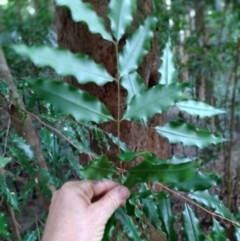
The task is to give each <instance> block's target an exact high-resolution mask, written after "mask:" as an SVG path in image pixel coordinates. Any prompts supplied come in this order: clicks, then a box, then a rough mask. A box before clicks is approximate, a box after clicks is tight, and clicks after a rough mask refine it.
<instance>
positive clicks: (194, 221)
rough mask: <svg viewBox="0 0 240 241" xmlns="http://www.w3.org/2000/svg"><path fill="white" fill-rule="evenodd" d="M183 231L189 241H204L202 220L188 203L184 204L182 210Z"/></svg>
mask: <svg viewBox="0 0 240 241" xmlns="http://www.w3.org/2000/svg"><path fill="white" fill-rule="evenodd" d="M182 219H183V232H184V234H185V237H186V240H187V241H202V240H204V235H203V233H202V232H201V231H200V222H199V220H198V218H197V217H196V215H195V213H194V211H193V210H192V209H191V207H190V206H189V205H188V204H185V205H184V210H183V212H182Z"/></svg>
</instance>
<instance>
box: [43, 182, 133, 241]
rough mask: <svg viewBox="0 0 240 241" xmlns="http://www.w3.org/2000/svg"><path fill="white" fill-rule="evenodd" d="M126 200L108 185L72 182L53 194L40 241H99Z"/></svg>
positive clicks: (124, 193)
mask: <svg viewBox="0 0 240 241" xmlns="http://www.w3.org/2000/svg"><path fill="white" fill-rule="evenodd" d="M128 197H129V191H128V189H127V188H126V187H123V186H120V185H119V184H117V183H115V182H113V181H110V180H105V179H104V180H102V181H73V182H67V183H65V184H64V185H63V186H62V188H61V189H60V190H58V191H56V192H55V193H54V194H53V198H52V201H51V205H50V210H49V215H48V219H47V223H46V227H45V231H44V234H43V239H42V241H101V240H102V237H103V234H104V229H105V225H106V223H107V221H108V219H109V218H110V217H111V215H112V214H113V213H114V212H115V211H116V209H117V208H118V207H120V206H121V205H123V204H124V203H125V202H126V200H127V198H128Z"/></svg>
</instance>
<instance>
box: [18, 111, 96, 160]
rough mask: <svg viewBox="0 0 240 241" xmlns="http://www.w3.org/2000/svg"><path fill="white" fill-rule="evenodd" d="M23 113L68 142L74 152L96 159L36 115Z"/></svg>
mask: <svg viewBox="0 0 240 241" xmlns="http://www.w3.org/2000/svg"><path fill="white" fill-rule="evenodd" d="M22 111H23V112H25V113H27V114H28V115H30V116H32V117H33V118H35V119H36V120H37V121H38V122H39V123H41V124H42V125H43V126H45V127H47V128H48V129H49V130H51V131H52V132H54V133H56V134H57V135H58V136H60V137H61V138H63V139H64V140H65V141H66V142H68V143H69V144H70V145H71V146H73V147H74V148H75V149H76V150H78V151H79V152H82V153H85V154H87V155H89V156H92V157H94V158H98V156H97V155H94V154H93V153H89V152H87V151H84V150H82V149H81V148H79V147H78V146H77V145H75V144H74V143H73V142H72V141H71V140H69V139H68V138H67V137H66V136H65V135H64V134H62V133H61V132H60V131H59V130H57V129H56V128H54V127H52V126H50V125H48V124H47V123H45V122H44V121H42V120H41V119H40V118H39V117H38V116H37V115H35V114H33V113H31V112H29V111H26V110H22Z"/></svg>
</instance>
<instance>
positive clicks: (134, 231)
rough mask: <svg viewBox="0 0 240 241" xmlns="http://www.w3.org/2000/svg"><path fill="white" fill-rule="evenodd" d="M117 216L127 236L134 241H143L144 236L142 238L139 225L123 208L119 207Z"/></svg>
mask: <svg viewBox="0 0 240 241" xmlns="http://www.w3.org/2000/svg"><path fill="white" fill-rule="evenodd" d="M116 217H117V219H118V220H119V221H120V224H121V226H122V229H123V232H124V233H125V234H126V235H127V237H129V238H130V239H131V240H134V241H143V240H142V238H140V235H141V231H140V230H139V228H138V226H137V225H136V224H135V223H134V222H133V220H132V218H131V217H130V216H128V215H127V214H126V213H125V212H124V211H123V209H122V208H119V209H118V210H117V211H116Z"/></svg>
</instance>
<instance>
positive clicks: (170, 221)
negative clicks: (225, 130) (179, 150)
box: [0, 0, 240, 241]
mask: <svg viewBox="0 0 240 241" xmlns="http://www.w3.org/2000/svg"><path fill="white" fill-rule="evenodd" d="M56 4H57V5H58V6H64V7H67V8H69V10H70V11H71V15H72V19H73V20H74V21H75V22H81V21H82V22H84V23H86V24H87V26H88V28H89V30H90V32H91V33H93V34H100V35H101V36H102V38H103V39H105V40H107V41H110V42H112V43H113V44H114V45H115V47H116V56H117V66H116V68H117V71H118V74H117V76H111V75H110V74H109V73H108V72H107V71H106V69H105V68H104V67H103V66H102V65H100V64H97V63H95V62H94V61H93V60H92V59H91V58H90V57H89V56H85V55H82V54H73V53H71V52H70V51H69V50H67V49H62V48H53V47H49V46H38V47H35V46H32V47H28V46H26V45H14V46H13V49H14V51H15V52H16V53H18V54H19V55H21V56H27V57H28V58H30V59H31V61H32V62H33V63H34V64H35V65H36V66H39V67H51V68H52V69H53V70H54V71H55V72H56V73H57V74H58V75H60V76H62V77H65V76H69V75H71V76H74V77H75V79H76V81H77V82H78V83H79V84H86V83H90V82H94V83H95V84H97V85H99V86H102V85H104V84H106V83H108V82H112V81H115V82H116V83H117V85H118V89H119V90H120V88H122V87H123V88H124V89H125V90H126V91H127V97H126V100H125V102H126V109H125V112H124V113H123V115H122V116H120V115H118V117H117V118H114V117H113V116H112V115H111V114H110V112H109V111H108V109H107V108H106V107H105V105H104V104H103V103H102V102H101V101H100V100H99V99H98V98H96V97H95V96H92V95H90V94H89V93H88V92H86V91H83V90H80V89H78V88H75V87H73V86H71V85H69V84H67V83H65V82H64V81H62V80H61V79H60V78H57V77H56V80H52V79H49V78H44V76H42V77H41V78H38V79H35V78H31V77H28V78H26V79H24V83H25V84H26V85H27V88H28V89H29V90H30V92H28V95H29V98H28V103H27V106H26V110H25V111H23V110H21V109H18V111H19V112H20V113H21V116H22V120H21V121H22V122H23V124H24V121H25V115H26V114H29V115H31V117H32V118H33V119H35V120H36V123H40V124H41V128H40V130H39V133H40V140H41V143H42V146H43V154H44V157H45V158H46V160H48V164H49V171H46V170H44V169H43V168H41V167H39V166H38V165H37V164H36V163H35V162H34V159H35V155H36V154H35V153H34V151H33V150H32V149H31V147H30V145H29V143H27V142H26V141H25V140H24V139H23V138H22V137H20V136H18V135H16V134H11V135H9V137H8V139H7V142H6V143H4V146H3V149H4V156H2V157H0V167H1V168H5V170H9V171H6V172H4V173H2V172H1V175H0V178H1V183H2V186H1V189H0V192H1V195H2V196H3V197H4V199H5V200H6V203H7V205H9V206H10V207H11V208H12V209H13V210H15V211H16V212H17V211H18V210H19V209H20V206H19V203H21V202H22V201H23V200H26V198H27V196H28V195H30V194H31V193H32V190H33V188H36V187H37V189H38V190H40V191H41V192H42V194H43V195H44V196H45V197H47V198H48V199H50V198H51V191H50V190H49V185H48V184H51V185H53V186H54V187H56V188H59V187H61V185H62V184H63V183H65V182H66V181H67V180H69V178H70V177H72V176H75V177H76V178H79V179H94V180H101V179H102V178H107V179H113V180H115V181H117V182H119V183H121V184H122V185H125V186H126V187H128V188H129V190H130V192H131V196H130V198H129V200H128V201H127V203H126V205H125V206H124V207H121V208H119V209H118V210H117V211H116V213H115V214H114V215H113V216H112V217H111V219H110V220H109V222H108V224H107V227H106V230H105V234H104V238H103V240H104V241H107V240H109V239H110V238H111V237H112V235H113V233H114V230H115V227H116V222H119V223H120V226H121V232H119V234H118V236H119V237H118V238H119V240H124V239H129V240H135V241H138V240H139V241H140V240H141V241H142V240H150V236H149V232H148V229H149V228H148V225H147V224H146V221H145V220H146V219H148V220H149V222H150V223H151V225H152V226H153V227H154V228H155V229H156V230H159V231H160V232H163V233H164V235H165V236H166V240H169V241H176V240H178V234H177V232H176V230H175V228H174V224H175V222H176V214H175V213H174V212H173V208H172V207H173V204H174V199H173V198H172V197H173V196H174V195H175V196H176V197H177V198H178V199H180V200H182V202H184V203H185V204H184V208H183V211H182V215H181V221H179V222H181V225H182V231H183V235H184V237H185V240H189V241H194V240H196V241H198V240H209V241H210V240H228V239H227V238H226V234H225V226H226V224H227V226H228V227H229V225H230V226H231V228H232V229H231V230H233V232H234V233H235V238H236V240H240V226H239V223H238V219H239V214H233V213H231V212H230V211H229V210H228V208H227V207H225V206H224V204H223V203H222V201H221V200H220V199H219V198H218V197H217V196H215V195H212V194H211V193H210V192H209V189H210V188H211V187H212V186H215V185H217V184H219V183H220V182H221V178H220V177H219V176H218V175H216V174H210V173H204V172H202V171H201V170H200V167H201V162H200V160H199V159H198V158H197V157H196V158H189V157H181V158H179V157H176V156H172V157H170V158H169V159H168V160H159V159H158V158H157V157H156V156H155V155H154V154H153V153H150V152H149V151H148V150H141V151H138V152H134V151H133V150H130V149H129V148H128V147H127V146H126V144H125V143H123V142H122V141H121V140H120V138H119V137H120V136H121V129H120V123H121V122H122V121H123V120H126V121H136V122H139V123H141V124H142V125H146V124H147V122H148V120H149V119H150V118H152V117H153V116H154V115H156V114H162V113H164V112H166V111H167V110H168V109H169V108H173V107H174V108H178V109H179V110H181V111H183V112H185V113H186V114H187V115H189V116H198V118H199V119H204V118H209V117H213V116H214V115H219V114H224V111H223V110H220V109H216V108H214V107H213V106H210V105H208V104H206V103H204V102H200V101H198V100H196V99H194V98H193V97H191V96H190V95H186V92H188V89H189V83H188V82H187V80H185V81H183V82H180V81H179V80H178V75H179V73H178V71H177V68H176V66H175V61H174V54H173V52H172V46H171V39H170V37H169V38H168V40H167V41H166V43H165V47H164V50H163V52H162V56H159V57H160V58H161V66H160V68H159V73H160V75H161V77H160V79H159V83H158V84H157V85H155V86H153V87H150V88H146V87H145V85H144V81H143V80H142V78H141V76H140V75H139V74H138V73H137V69H138V67H139V65H140V64H141V63H142V60H143V58H144V56H145V55H146V54H147V53H148V51H149V49H150V47H151V39H152V38H153V35H154V30H155V28H156V25H157V18H156V17H155V16H148V17H147V18H146V19H145V20H144V22H143V23H141V25H140V26H139V27H138V28H137V30H136V31H135V32H134V33H133V34H132V35H131V36H130V37H129V38H128V39H127V40H126V43H125V45H124V46H123V47H122V49H121V50H119V49H118V46H119V41H120V40H121V39H122V37H123V35H124V34H125V32H126V30H127V28H128V27H129V26H130V25H131V23H132V20H133V16H134V14H135V11H136V1H135V0H131V1H127V0H122V1H119V0H111V1H110V3H109V6H108V13H107V15H108V18H109V19H110V23H111V25H110V27H111V32H108V31H107V30H106V26H105V23H104V21H103V19H102V18H100V17H99V16H98V15H97V14H96V13H95V11H94V9H93V7H92V6H91V5H89V4H88V3H84V2H82V1H71V0H56ZM119 13H124V14H119ZM1 92H2V95H4V96H5V98H6V99H8V95H9V93H8V91H7V86H6V85H5V82H4V81H3V82H2V83H1ZM116 94H118V93H116ZM38 98H40V99H41V100H42V101H43V103H44V111H42V112H40V114H38V115H37V114H34V113H35V112H36V106H37V100H38ZM118 98H120V95H119V96H118ZM9 104H10V103H9ZM17 107H18V106H16V108H17ZM118 108H120V101H119V106H118ZM108 121H114V122H116V126H117V129H118V135H117V136H113V135H112V133H107V132H105V131H103V130H101V129H100V128H99V127H98V125H97V124H102V123H105V122H108ZM36 125H38V124H36ZM36 128H37V127H36ZM153 129H154V130H155V131H156V132H157V133H158V134H159V135H160V136H162V137H165V138H167V139H168V141H169V143H170V144H176V143H182V144H183V145H184V146H188V147H191V146H197V147H198V148H200V149H203V148H205V147H208V146H209V145H211V144H219V143H222V142H224V141H226V139H225V138H224V137H223V136H221V135H220V134H219V133H215V132H210V131H209V129H200V128H199V127H198V126H194V125H193V124H192V123H188V122H187V121H186V120H184V121H182V122H176V121H170V122H167V123H165V124H164V125H163V126H155V127H153ZM88 132H90V133H91V134H92V135H93V138H95V139H96V141H97V142H98V145H99V146H100V149H101V147H102V146H105V147H107V148H108V147H109V143H108V142H109V140H111V141H112V142H113V143H114V144H115V145H116V146H118V149H119V152H118V153H116V159H117V160H118V161H119V163H120V164H119V165H116V163H114V162H112V161H111V160H109V159H108V158H107V157H106V156H105V155H104V153H94V152H93V151H92V149H91V146H90V144H89V141H88ZM0 134H1V136H3V135H6V132H3V133H0ZM7 135H8V133H7ZM136 141H137V140H136ZM79 152H80V153H85V154H87V155H89V156H91V157H92V161H90V162H89V163H88V165H87V166H86V167H82V166H81V164H80V163H79V160H78V154H79ZM139 157H140V159H141V160H142V161H141V163H139V164H137V165H135V166H133V167H131V168H128V169H125V168H124V166H125V163H129V162H132V161H134V160H136V159H137V158H139ZM12 161H15V162H17V164H18V165H16V169H15V170H14V172H12V171H11V168H10V167H11V163H12ZM69 166H70V169H68V170H67V171H66V167H69ZM22 172H24V173H25V175H27V176H29V177H30V178H29V179H28V181H27V182H26V183H24V187H23V188H22V190H21V192H20V195H18V196H17V195H15V194H14V193H12V192H11V191H10V190H11V185H13V184H9V183H11V182H9V180H14V178H16V177H18V176H20V174H21V173H22ZM156 186H158V187H159V189H161V190H162V191H161V192H155V191H154V188H153V187H156ZM180 192H181V193H180ZM196 208H198V209H200V210H201V211H202V212H205V213H206V214H210V215H211V220H212V226H211V229H210V230H209V233H208V234H206V233H205V232H204V231H203V230H201V227H200V226H201V222H200V219H199V218H198V217H197V214H196V212H195V211H196ZM0 233H1V236H2V237H3V238H4V239H5V240H11V235H10V232H9V227H8V225H7V221H6V218H5V215H4V213H1V214H0ZM37 239H38V231H33V232H31V233H28V234H26V235H25V237H24V238H23V240H37Z"/></svg>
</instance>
